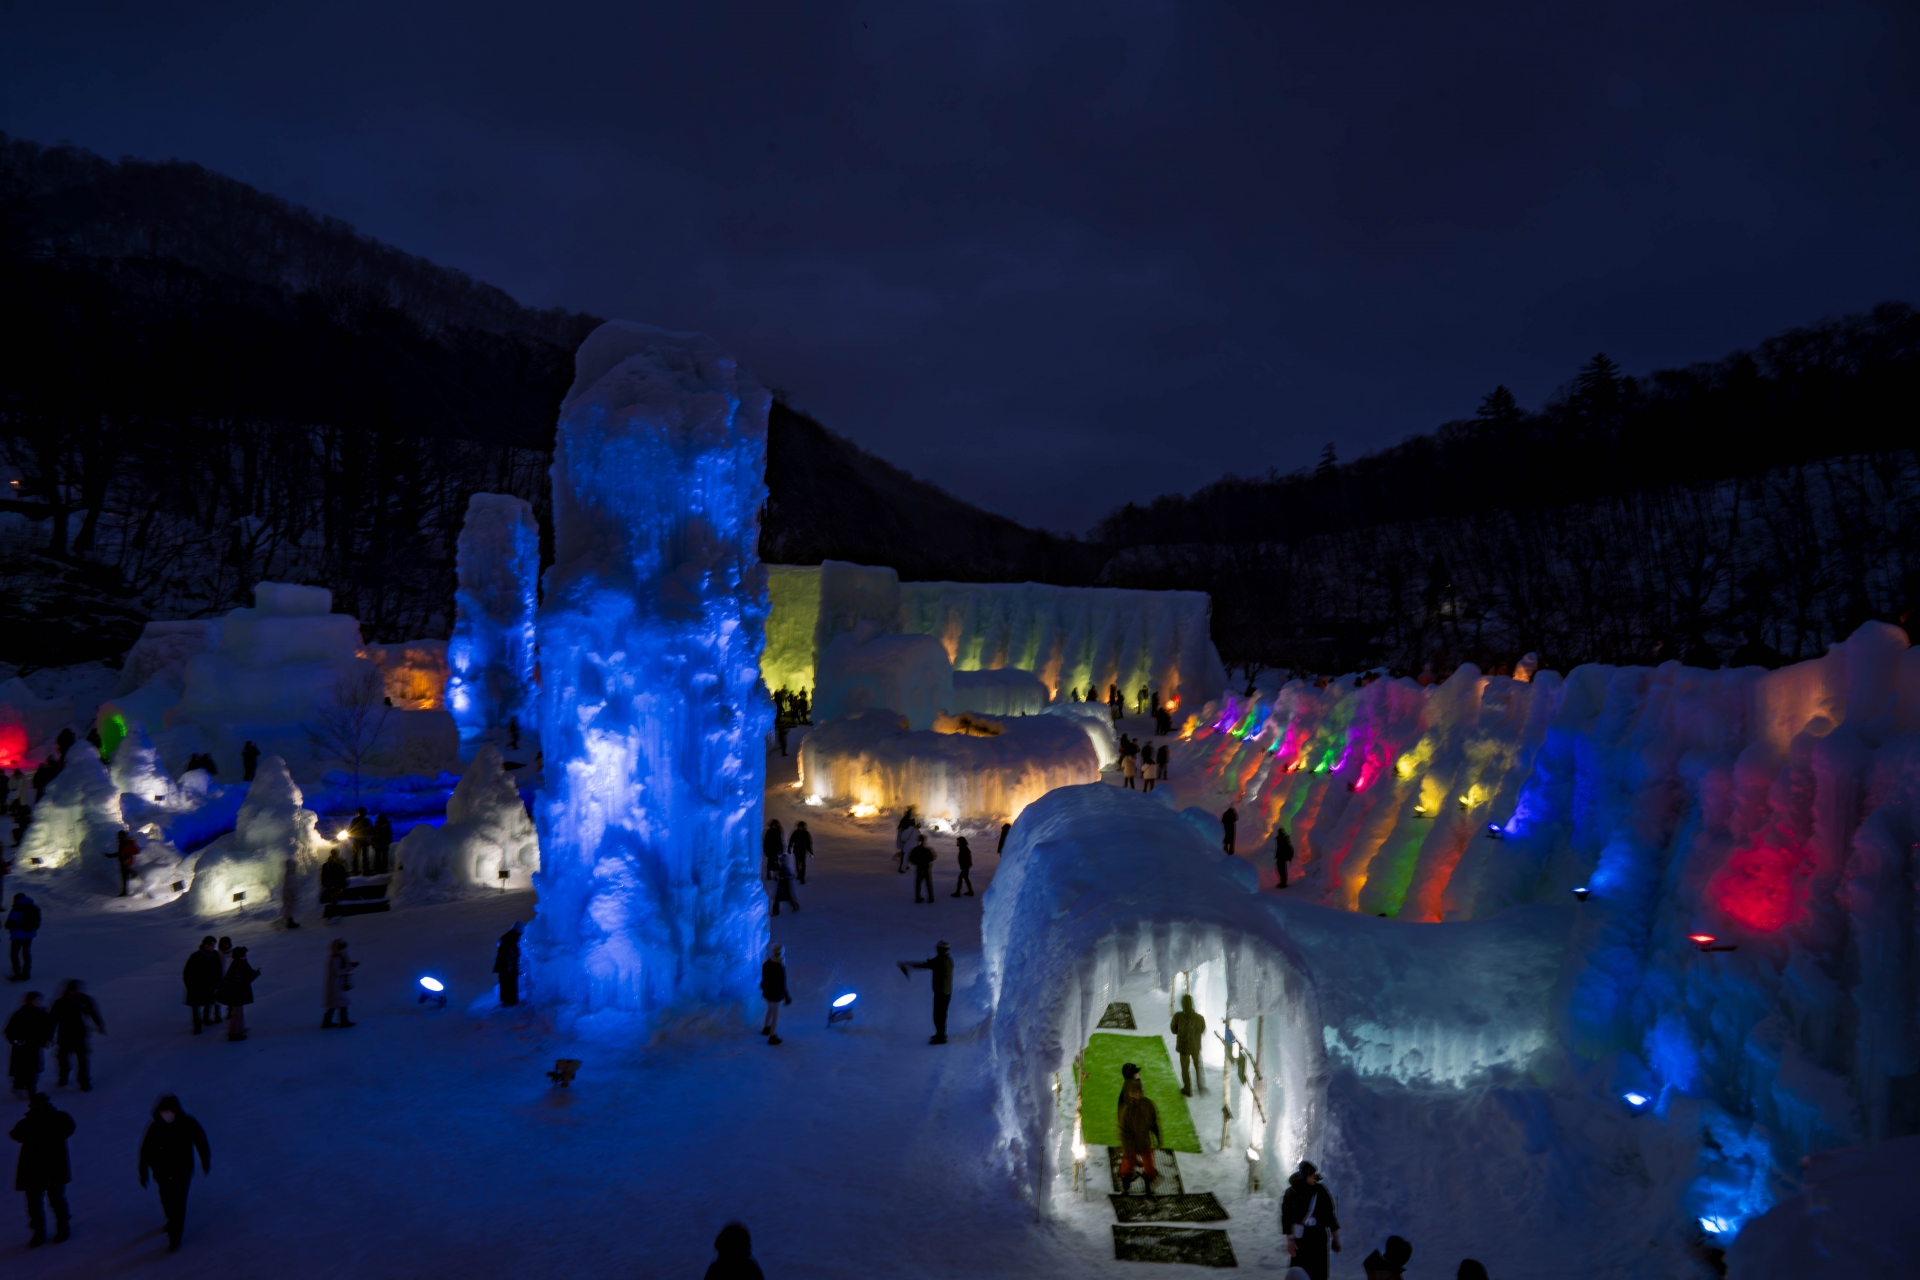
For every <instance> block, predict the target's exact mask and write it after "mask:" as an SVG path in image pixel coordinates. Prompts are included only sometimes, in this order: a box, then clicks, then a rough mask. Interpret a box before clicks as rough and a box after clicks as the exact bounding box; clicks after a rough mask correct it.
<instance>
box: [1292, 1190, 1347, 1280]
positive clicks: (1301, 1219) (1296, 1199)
mask: <svg viewBox="0 0 1920 1280" xmlns="http://www.w3.org/2000/svg"><path fill="white" fill-rule="evenodd" d="M1280 1234H1281V1235H1283V1236H1285V1237H1286V1238H1287V1256H1288V1257H1290V1258H1292V1259H1293V1264H1294V1265H1295V1266H1296V1267H1299V1268H1300V1269H1301V1270H1302V1271H1304V1272H1306V1273H1307V1274H1308V1275H1309V1276H1311V1277H1312V1278H1313V1280H1327V1268H1328V1267H1329V1266H1330V1265H1331V1261H1330V1259H1329V1258H1328V1256H1327V1251H1328V1249H1329V1248H1331V1249H1332V1251H1333V1252H1334V1253H1338V1252H1340V1219H1339V1217H1338V1216H1336V1215H1335V1213H1334V1211H1333V1193H1332V1192H1330V1191H1328V1190H1327V1189H1326V1188H1325V1187H1324V1186H1322V1185H1320V1170H1319V1169H1318V1168H1316V1167H1315V1166H1314V1163H1313V1162H1312V1161H1311V1160H1302V1161H1301V1162H1300V1168H1299V1169H1298V1170H1296V1171H1295V1172H1293V1173H1291V1174H1289V1175H1288V1176H1287V1190H1286V1194H1285V1195H1283V1196H1281V1197H1280Z"/></svg>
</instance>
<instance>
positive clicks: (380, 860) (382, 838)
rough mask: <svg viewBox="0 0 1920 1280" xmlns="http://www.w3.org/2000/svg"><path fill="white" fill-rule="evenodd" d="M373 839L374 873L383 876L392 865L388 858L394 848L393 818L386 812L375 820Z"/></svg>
mask: <svg viewBox="0 0 1920 1280" xmlns="http://www.w3.org/2000/svg"><path fill="white" fill-rule="evenodd" d="M371 839H372V841H373V874H374V875H377V876H383V875H385V874H387V868H388V867H389V866H390V865H391V864H390V863H389V862H388V858H389V857H391V856H392V852H391V851H392V849H393V820H392V819H391V818H389V817H387V815H386V814H384V813H383V814H381V815H380V816H379V817H378V818H375V819H374V820H373V835H372V837H371Z"/></svg>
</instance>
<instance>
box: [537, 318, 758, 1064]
mask: <svg viewBox="0 0 1920 1280" xmlns="http://www.w3.org/2000/svg"><path fill="white" fill-rule="evenodd" d="M767 405H768V397H767V393H766V392H765V391H764V390H762V389H761V387H760V386H759V384H758V383H756V382H755V381H754V380H753V379H752V378H751V377H750V376H748V375H747V374H745V373H743V372H741V371H740V369H739V368H738V367H737V366H736V365H735V364H734V362H733V361H732V360H731V359H730V358H728V357H727V356H726V355H724V354H722V353H721V352H720V351H719V350H718V349H717V348H716V347H715V346H714V345H713V344H712V342H711V341H710V340H709V339H707V338H705V337H702V336H701V335H699V334H691V333H668V332H665V331H662V330H659V329H653V328H648V327H646V326H643V325H635V324H629V323H625V322H614V323H611V324H606V325H602V326H601V327H600V328H599V329H597V330H595V331H594V332H593V334H592V335H591V336H589V337H588V339H587V340H586V342H584V343H582V344H581V347H580V350H579V352H578V354H577V355H576V356H575V378H574V383H573V386H572V388H571V389H570V390H569V391H568V393H567V398H566V400H565V402H564V403H563V404H562V405H561V409H560V430H559V437H558V440H557V441H556V444H555V449H554V461H553V521H554V562H553V566H552V568H551V569H550V570H549V571H548V575H547V580H546V590H545V593H544V600H543V603H542V605H541V608H540V613H539V623H538V632H539V644H540V673H541V687H540V692H539V694H538V703H539V711H540V715H539V721H540V735H541V745H542V747H543V748H544V750H545V752H546V764H545V783H544V789H543V792H542V795H541V801H540V804H539V805H538V806H537V807H538V811H539V812H538V821H539V827H540V849H541V868H540V871H539V873H538V874H537V875H536V876H535V878H534V883H535V886H536V887H537V888H538V889H539V892H540V907H539V914H538V916H537V918H536V920H535V922H534V926H533V928H532V930H531V932H530V934H529V938H528V947H529V954H530V958H531V961H532V966H533V974H534V979H535V991H534V994H535V998H536V999H538V1000H539V1001H540V1002H541V1003H542V1004H543V1005H545V1006H547V1007H549V1008H550V1009H552V1010H553V1011H554V1013H555V1014H556V1016H557V1017H558V1018H559V1020H560V1022H561V1023H562V1025H573V1026H577V1027H579V1028H581V1029H583V1030H588V1031H595V1032H602V1031H604V1032H608V1033H618V1034H623V1035H626V1034H636V1033H640V1032H644V1031H645V1030H646V1029H647V1028H648V1026H649V1025H657V1024H658V1023H659V1022H660V1021H661V1020H662V1019H663V1018H668V1017H673V1018H680V1017H685V1016H690V1015H698V1014H700V1013H701V1012H702V1011H705V1010H712V1009H714V1008H716V1007H721V1006H726V1005H730V1004H735V1003H739V1002H744V1001H746V1000H748V999H749V998H750V997H751V996H752V995H753V993H754V991H755V983H756V981H757V979H758V973H759V968H758V965H759V961H760V959H761V958H762V951H763V949H764V947H765V945H766V940H767V921H766V903H765V897H764V893H763V891H762V889H761V886H760V878H759V873H758V869H757V858H758V850H759V834H760V830H759V829H760V820H761V805H762V799H763V796H762V789H763V786H764V782H765V772H766V763H765V757H764V755H763V752H764V740H765V735H766V733H767V731H768V729H769V727H770V726H771V723H772V717H773V708H772V704H771V702H770V701H769V700H768V698H767V695H766V693H765V691H764V690H763V689H762V688H761V687H760V683H759V679H760V668H759V664H760V656H761V650H762V648H763V646H764V644H765V628H766V616H767V587H766V574H765V571H764V569H763V568H762V567H761V565H760V562H759V559H758V557H757V555H756V552H755V544H756V541H757V538H758V528H757V524H758V513H759V510H760V506H761V504H762V503H763V502H764V501H765V500H766V494H767V486H766V458H767Z"/></svg>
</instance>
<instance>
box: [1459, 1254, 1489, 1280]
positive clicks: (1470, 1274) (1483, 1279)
mask: <svg viewBox="0 0 1920 1280" xmlns="http://www.w3.org/2000/svg"><path fill="white" fill-rule="evenodd" d="M1453 1280H1488V1276H1487V1264H1486V1263H1484V1262H1480V1261H1478V1260H1476V1259H1473V1258H1462V1259H1460V1267H1459V1269H1458V1270H1457V1271H1455V1272H1454V1273H1453Z"/></svg>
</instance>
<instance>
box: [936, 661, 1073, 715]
mask: <svg viewBox="0 0 1920 1280" xmlns="http://www.w3.org/2000/svg"><path fill="white" fill-rule="evenodd" d="M1049 696H1050V695H1049V694H1048V693H1047V686H1046V685H1044V684H1042V683H1041V682H1040V677H1039V676H1036V675H1034V674H1033V672H1031V671H1022V670H1021V669H1020V668H1018V667H1001V668H999V669H998V670H995V671H956V672H954V673H953V700H952V701H951V702H950V703H949V704H948V705H947V708H946V709H947V710H948V711H954V712H959V711H981V712H985V713H986V714H987V715H990V716H1030V715H1036V714H1038V713H1039V712H1041V711H1042V710H1044V709H1045V708H1046V705H1047V699H1048V697H1049Z"/></svg>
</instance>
